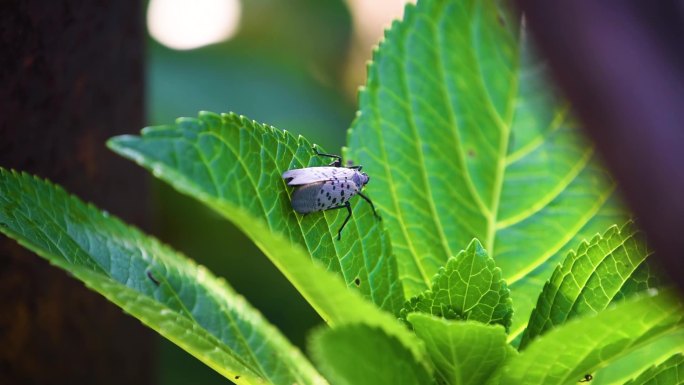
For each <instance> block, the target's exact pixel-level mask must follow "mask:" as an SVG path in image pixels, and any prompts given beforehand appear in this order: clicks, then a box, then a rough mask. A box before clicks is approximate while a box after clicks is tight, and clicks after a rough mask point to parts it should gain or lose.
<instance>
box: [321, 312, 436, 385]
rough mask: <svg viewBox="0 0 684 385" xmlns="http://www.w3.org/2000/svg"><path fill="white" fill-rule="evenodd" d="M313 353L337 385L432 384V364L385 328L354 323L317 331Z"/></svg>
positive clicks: (327, 375)
mask: <svg viewBox="0 0 684 385" xmlns="http://www.w3.org/2000/svg"><path fill="white" fill-rule="evenodd" d="M309 350H310V353H311V355H312V357H313V359H314V361H315V362H316V364H317V366H318V367H319V368H320V369H321V371H322V372H323V373H324V374H325V375H326V377H327V378H328V379H329V380H330V383H331V384H333V385H366V384H367V385H378V384H392V385H428V384H430V383H432V378H431V375H430V372H429V370H430V367H427V366H425V365H424V364H423V363H422V362H418V361H416V359H415V358H414V357H413V355H412V354H411V352H410V351H409V350H407V349H406V348H405V347H404V346H403V345H402V344H401V343H400V342H399V341H398V340H397V339H396V338H394V337H392V336H390V335H388V334H386V333H385V332H384V331H383V330H381V329H377V328H373V327H369V326H368V325H363V324H351V325H347V326H343V327H340V328H337V329H325V330H321V331H319V332H317V333H316V334H315V335H314V336H313V337H312V339H311V342H310V349H309Z"/></svg>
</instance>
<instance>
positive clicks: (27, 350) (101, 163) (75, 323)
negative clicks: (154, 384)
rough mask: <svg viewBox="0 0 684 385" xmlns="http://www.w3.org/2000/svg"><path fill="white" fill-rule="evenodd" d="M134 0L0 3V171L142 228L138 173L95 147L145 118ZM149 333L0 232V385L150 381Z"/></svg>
mask: <svg viewBox="0 0 684 385" xmlns="http://www.w3.org/2000/svg"><path fill="white" fill-rule="evenodd" d="M143 10H144V8H143V4H142V2H141V1H132V0H128V1H97V0H96V1H78V0H50V1H40V0H5V1H2V2H1V3H0V166H2V167H5V168H14V169H17V170H22V171H27V172H29V173H32V174H36V175H39V176H41V177H45V178H48V179H50V180H52V181H53V182H55V183H58V184H61V185H63V186H64V187H65V188H66V189H67V190H68V191H70V192H72V193H74V194H76V195H78V196H79V197H81V198H82V199H84V200H86V201H90V202H93V203H95V204H96V205H97V206H99V207H101V208H103V209H106V210H108V211H109V212H111V213H113V214H116V215H118V216H119V217H122V218H123V219H124V220H126V221H128V222H131V223H134V224H136V225H138V226H141V227H143V228H146V227H147V224H148V218H147V217H148V215H147V185H146V184H147V182H146V181H147V179H146V176H145V173H144V172H143V171H142V170H141V169H139V168H138V167H137V166H135V165H133V164H132V163H130V162H127V161H125V160H123V159H121V158H119V157H117V156H116V155H114V154H113V153H112V152H111V151H109V150H107V149H106V147H105V141H106V139H107V138H109V137H111V136H114V135H117V134H123V133H126V132H130V133H132V132H135V131H137V130H138V129H139V128H140V127H142V125H143V124H144V120H143V119H144V116H143V115H144V105H143V100H144V79H143V76H144V68H143V64H144V44H145V37H144V36H145V35H144V33H145V32H144V25H143V16H142V13H143ZM153 343H154V335H153V332H151V331H149V330H148V329H146V328H145V327H143V326H142V325H141V324H140V323H139V322H138V321H137V320H135V319H133V318H132V317H130V316H128V315H125V314H124V313H123V312H122V311H121V310H120V309H119V308H118V307H116V306H114V305H113V304H111V303H109V302H108V301H107V300H105V299H104V298H103V297H101V296H100V295H98V294H96V293H94V292H91V291H89V290H88V289H86V288H85V287H84V285H83V284H82V283H80V282H78V281H76V280H75V279H73V278H71V277H69V276H68V274H67V273H66V272H64V271H62V270H59V269H57V268H54V267H52V266H50V265H49V263H47V262H46V261H45V260H43V259H41V258H39V257H37V256H36V255H34V254H32V253H31V252H29V251H27V250H25V249H24V248H22V247H21V246H19V245H17V244H16V243H15V242H14V241H13V240H10V239H8V238H5V237H4V236H0V384H5V385H10V384H149V383H151V382H150V380H151V379H152V377H153V373H152V370H151V366H152V365H151V353H152V346H153Z"/></svg>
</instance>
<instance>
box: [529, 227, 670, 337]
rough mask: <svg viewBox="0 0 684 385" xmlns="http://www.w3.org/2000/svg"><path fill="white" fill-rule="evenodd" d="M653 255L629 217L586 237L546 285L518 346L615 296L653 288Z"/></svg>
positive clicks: (602, 305) (593, 310)
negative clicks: (650, 258)
mask: <svg viewBox="0 0 684 385" xmlns="http://www.w3.org/2000/svg"><path fill="white" fill-rule="evenodd" d="M649 255H650V252H649V251H648V250H647V249H646V243H645V242H644V240H643V239H642V237H641V236H640V234H639V233H638V232H637V230H636V228H635V227H634V225H633V224H632V223H631V222H630V223H627V224H626V225H624V226H623V227H622V228H621V229H620V228H618V227H617V226H612V227H611V228H610V229H608V230H607V231H606V232H605V233H604V234H603V235H597V236H595V237H594V238H593V239H592V240H591V242H586V241H585V242H582V244H581V245H580V246H579V248H578V249H577V251H576V252H574V251H573V252H571V253H570V254H568V256H567V257H566V258H565V260H564V261H563V264H562V265H560V266H558V267H557V268H556V270H555V271H554V272H553V275H552V277H551V279H550V280H549V282H547V283H546V285H544V290H543V292H542V294H541V295H540V296H539V300H538V302H537V307H536V308H535V309H534V311H532V315H531V317H530V322H529V324H528V326H527V329H526V330H525V334H524V335H523V338H522V341H521V343H520V348H521V349H523V348H524V347H525V346H526V345H527V344H528V343H529V342H530V341H531V340H533V339H534V338H535V337H537V336H538V335H540V334H542V333H544V332H546V331H547V330H549V329H551V328H553V327H554V326H557V325H560V324H562V323H564V322H566V321H567V320H569V319H572V318H574V317H576V316H578V315H581V314H585V313H589V314H595V313H597V312H599V311H601V310H603V309H605V308H606V307H607V306H608V304H610V303H611V302H612V301H613V300H616V299H620V298H623V297H625V296H627V295H629V294H632V293H635V292H639V291H643V290H646V289H648V288H653V287H655V286H656V285H657V284H658V279H657V277H656V276H655V275H654V274H653V272H652V271H651V269H650V267H649V266H648V265H647V264H646V262H645V261H646V258H647V257H648V256H649Z"/></svg>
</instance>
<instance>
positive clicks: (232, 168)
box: [108, 112, 404, 314]
mask: <svg viewBox="0 0 684 385" xmlns="http://www.w3.org/2000/svg"><path fill="white" fill-rule="evenodd" d="M108 144H109V146H110V147H111V148H112V149H113V150H114V151H116V152H118V153H119V154H121V155H123V156H125V157H128V158H131V159H133V160H135V161H136V162H138V163H139V164H141V165H142V166H144V167H146V168H148V169H150V170H151V171H152V172H153V173H154V175H155V176H157V177H159V178H161V179H163V180H165V181H166V182H168V183H170V184H171V185H172V186H174V187H175V188H176V189H177V190H179V191H181V192H183V193H185V194H188V195H191V196H193V197H195V198H197V199H199V200H200V201H202V202H204V203H205V204H207V205H208V206H209V207H211V208H213V209H214V210H216V211H218V212H219V213H220V214H222V215H223V216H225V217H226V218H228V219H229V220H231V221H232V222H233V223H235V225H237V226H238V227H239V228H240V229H242V230H243V231H244V232H245V233H247V234H250V235H255V234H256V233H257V232H260V231H266V232H273V233H279V234H282V235H284V236H285V237H286V238H287V239H288V240H289V241H291V242H292V243H295V244H297V245H301V246H302V247H304V248H305V249H306V251H307V252H308V254H310V255H311V256H312V257H313V258H314V259H315V260H318V261H320V262H322V263H323V264H324V265H325V266H326V268H327V269H328V270H329V271H333V272H336V273H338V274H339V275H340V276H342V278H343V279H344V281H345V282H346V283H347V285H348V286H349V287H350V288H351V289H352V290H356V291H359V292H361V293H362V294H363V295H364V296H365V297H367V298H369V299H371V300H372V301H373V302H374V303H375V304H376V305H378V306H379V307H380V308H382V309H385V310H387V311H389V312H391V313H394V314H397V313H398V312H399V309H400V307H401V303H402V302H403V299H404V298H403V292H402V288H401V283H400V282H399V280H398V279H397V268H396V262H395V260H394V258H391V249H390V243H389V239H388V237H387V234H386V232H385V231H384V230H383V228H382V226H381V222H380V221H379V220H378V219H377V218H375V217H374V216H373V214H372V211H371V210H370V207H369V205H368V204H366V202H355V203H354V204H353V206H354V210H353V212H354V214H353V217H352V219H351V220H350V221H349V224H347V226H346V227H345V229H344V232H343V234H342V240H341V241H337V240H336V235H337V229H338V228H339V227H340V226H341V224H342V221H343V220H344V218H345V216H346V215H347V213H346V211H345V210H335V211H329V212H325V213H313V214H309V215H307V216H302V215H300V214H296V213H295V212H294V210H292V207H291V206H290V197H289V195H290V193H291V188H289V187H288V186H286V183H285V181H284V180H283V179H282V177H281V175H282V173H283V172H284V171H286V170H289V169H293V168H301V167H306V166H316V165H322V164H324V163H328V162H329V161H330V160H329V159H328V158H323V159H321V158H320V157H317V156H315V155H314V153H313V151H312V146H311V144H310V143H309V142H308V141H307V140H306V139H304V138H303V137H299V138H295V137H294V136H293V135H291V134H290V133H288V132H285V131H281V130H277V129H275V128H273V127H269V126H265V125H261V124H258V123H256V122H253V121H249V120H247V119H246V118H244V117H240V116H237V115H234V114H223V115H216V114H212V113H208V112H203V113H200V116H199V118H197V119H191V118H183V119H178V120H177V122H176V124H174V125H169V126H160V127H148V128H146V129H144V130H143V132H142V136H120V137H116V138H113V139H111V140H110V141H109V143H108ZM258 223H265V224H266V226H260V227H259V226H258ZM257 227H259V230H257ZM256 235H258V234H256ZM253 239H255V240H256V238H254V237H253ZM257 245H258V246H259V247H261V248H262V250H263V251H264V252H265V254H266V255H267V256H268V257H269V258H270V259H271V260H273V261H274V263H276V264H279V265H280V268H281V269H287V268H289V267H288V266H287V265H283V264H281V263H279V262H277V261H276V260H277V259H278V258H279V257H278V256H277V255H276V254H274V252H270V251H269V250H266V248H269V249H270V246H269V245H267V244H265V243H259V242H257ZM275 253H278V251H276V252H275ZM314 307H316V305H315V304H314Z"/></svg>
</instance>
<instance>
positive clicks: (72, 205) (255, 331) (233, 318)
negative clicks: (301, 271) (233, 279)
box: [0, 168, 325, 385]
mask: <svg viewBox="0 0 684 385" xmlns="http://www.w3.org/2000/svg"><path fill="white" fill-rule="evenodd" d="M0 230H1V231H2V232H3V233H5V234H7V235H8V236H10V237H12V238H14V239H16V240H17V241H19V243H21V244H22V245H24V246H26V247H27V248H29V249H31V250H33V251H35V252H36V253H38V254H39V255H41V256H42V257H44V258H45V259H47V260H49V261H50V262H51V263H53V264H54V265H57V266H59V267H60V268H62V269H64V270H67V271H69V272H70V273H71V274H73V275H74V276H75V277H76V278H78V279H80V280H82V281H83V282H85V283H86V285H87V286H89V287H90V288H92V289H93V290H95V291H97V292H99V293H101V294H102V295H104V296H105V297H107V298H108V299H109V300H111V301H112V302H114V303H116V304H117V305H118V306H120V307H121V308H123V309H124V310H125V311H126V312H128V313H130V314H131V315H133V316H134V317H136V318H138V319H140V320H141V321H142V322H143V323H145V324H146V325H148V326H149V327H151V328H152V329H154V330H156V331H157V332H159V333H160V334H161V335H163V336H164V337H166V338H168V339H170V340H171V341H173V342H174V343H176V344H177V345H179V346H180V347H182V348H183V349H185V350H186V351H188V352H189V353H190V354H192V355H194V356H195V357H197V358H198V359H200V360H201V361H202V362H204V363H205V364H207V365H208V366H210V367H212V368H213V369H215V370H216V371H218V372H219V373H221V374H223V375H224V376H226V377H227V378H229V379H231V380H233V381H235V382H236V383H244V384H262V383H271V384H283V385H290V384H293V383H301V384H324V383H325V380H324V379H322V378H321V377H320V376H319V375H318V374H317V373H316V371H315V370H314V369H313V367H312V366H311V365H310V363H309V362H308V361H307V360H306V359H305V358H304V357H303V356H302V355H301V353H299V351H298V350H297V349H296V348H294V347H293V346H292V345H291V344H290V343H289V342H288V341H287V340H286V339H285V338H284V337H283V336H282V335H281V334H280V333H279V332H278V330H277V329H275V328H274V327H273V326H271V325H270V324H268V322H267V321H266V320H264V319H263V317H262V316H261V314H259V312H258V311H256V310H254V309H253V308H251V306H250V305H249V304H248V303H247V302H246V301H245V300H244V299H243V298H242V297H240V296H239V295H237V294H236V293H235V292H234V291H233V290H232V289H231V288H230V287H229V286H228V284H226V282H225V281H223V280H220V279H217V278H216V277H214V276H213V275H212V274H211V273H210V272H208V271H207V270H206V269H204V268H202V267H201V266H197V265H196V264H195V263H193V262H192V261H190V260H189V259H187V258H186V257H184V256H182V255H180V254H178V253H176V252H175V251H173V250H171V249H170V248H168V247H166V246H164V245H162V244H161V243H159V242H158V241H157V240H155V239H153V238H151V237H147V236H145V235H144V234H142V233H141V232H140V231H138V230H136V229H134V228H131V227H128V226H126V225H125V224H124V223H122V222H121V221H119V220H118V219H116V218H114V217H112V216H110V215H108V214H107V213H104V212H101V211H99V210H97V209H96V208H95V207H93V206H91V205H86V204H84V203H83V202H81V201H79V200H78V199H76V198H75V197H72V196H70V195H68V194H67V193H66V192H65V191H64V190H63V189H61V188H59V187H55V186H53V185H51V184H50V183H48V182H45V181H42V180H39V179H37V178H34V177H32V176H29V175H27V174H17V173H13V172H8V171H6V170H4V169H1V168H0ZM104 332H106V331H104Z"/></svg>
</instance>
